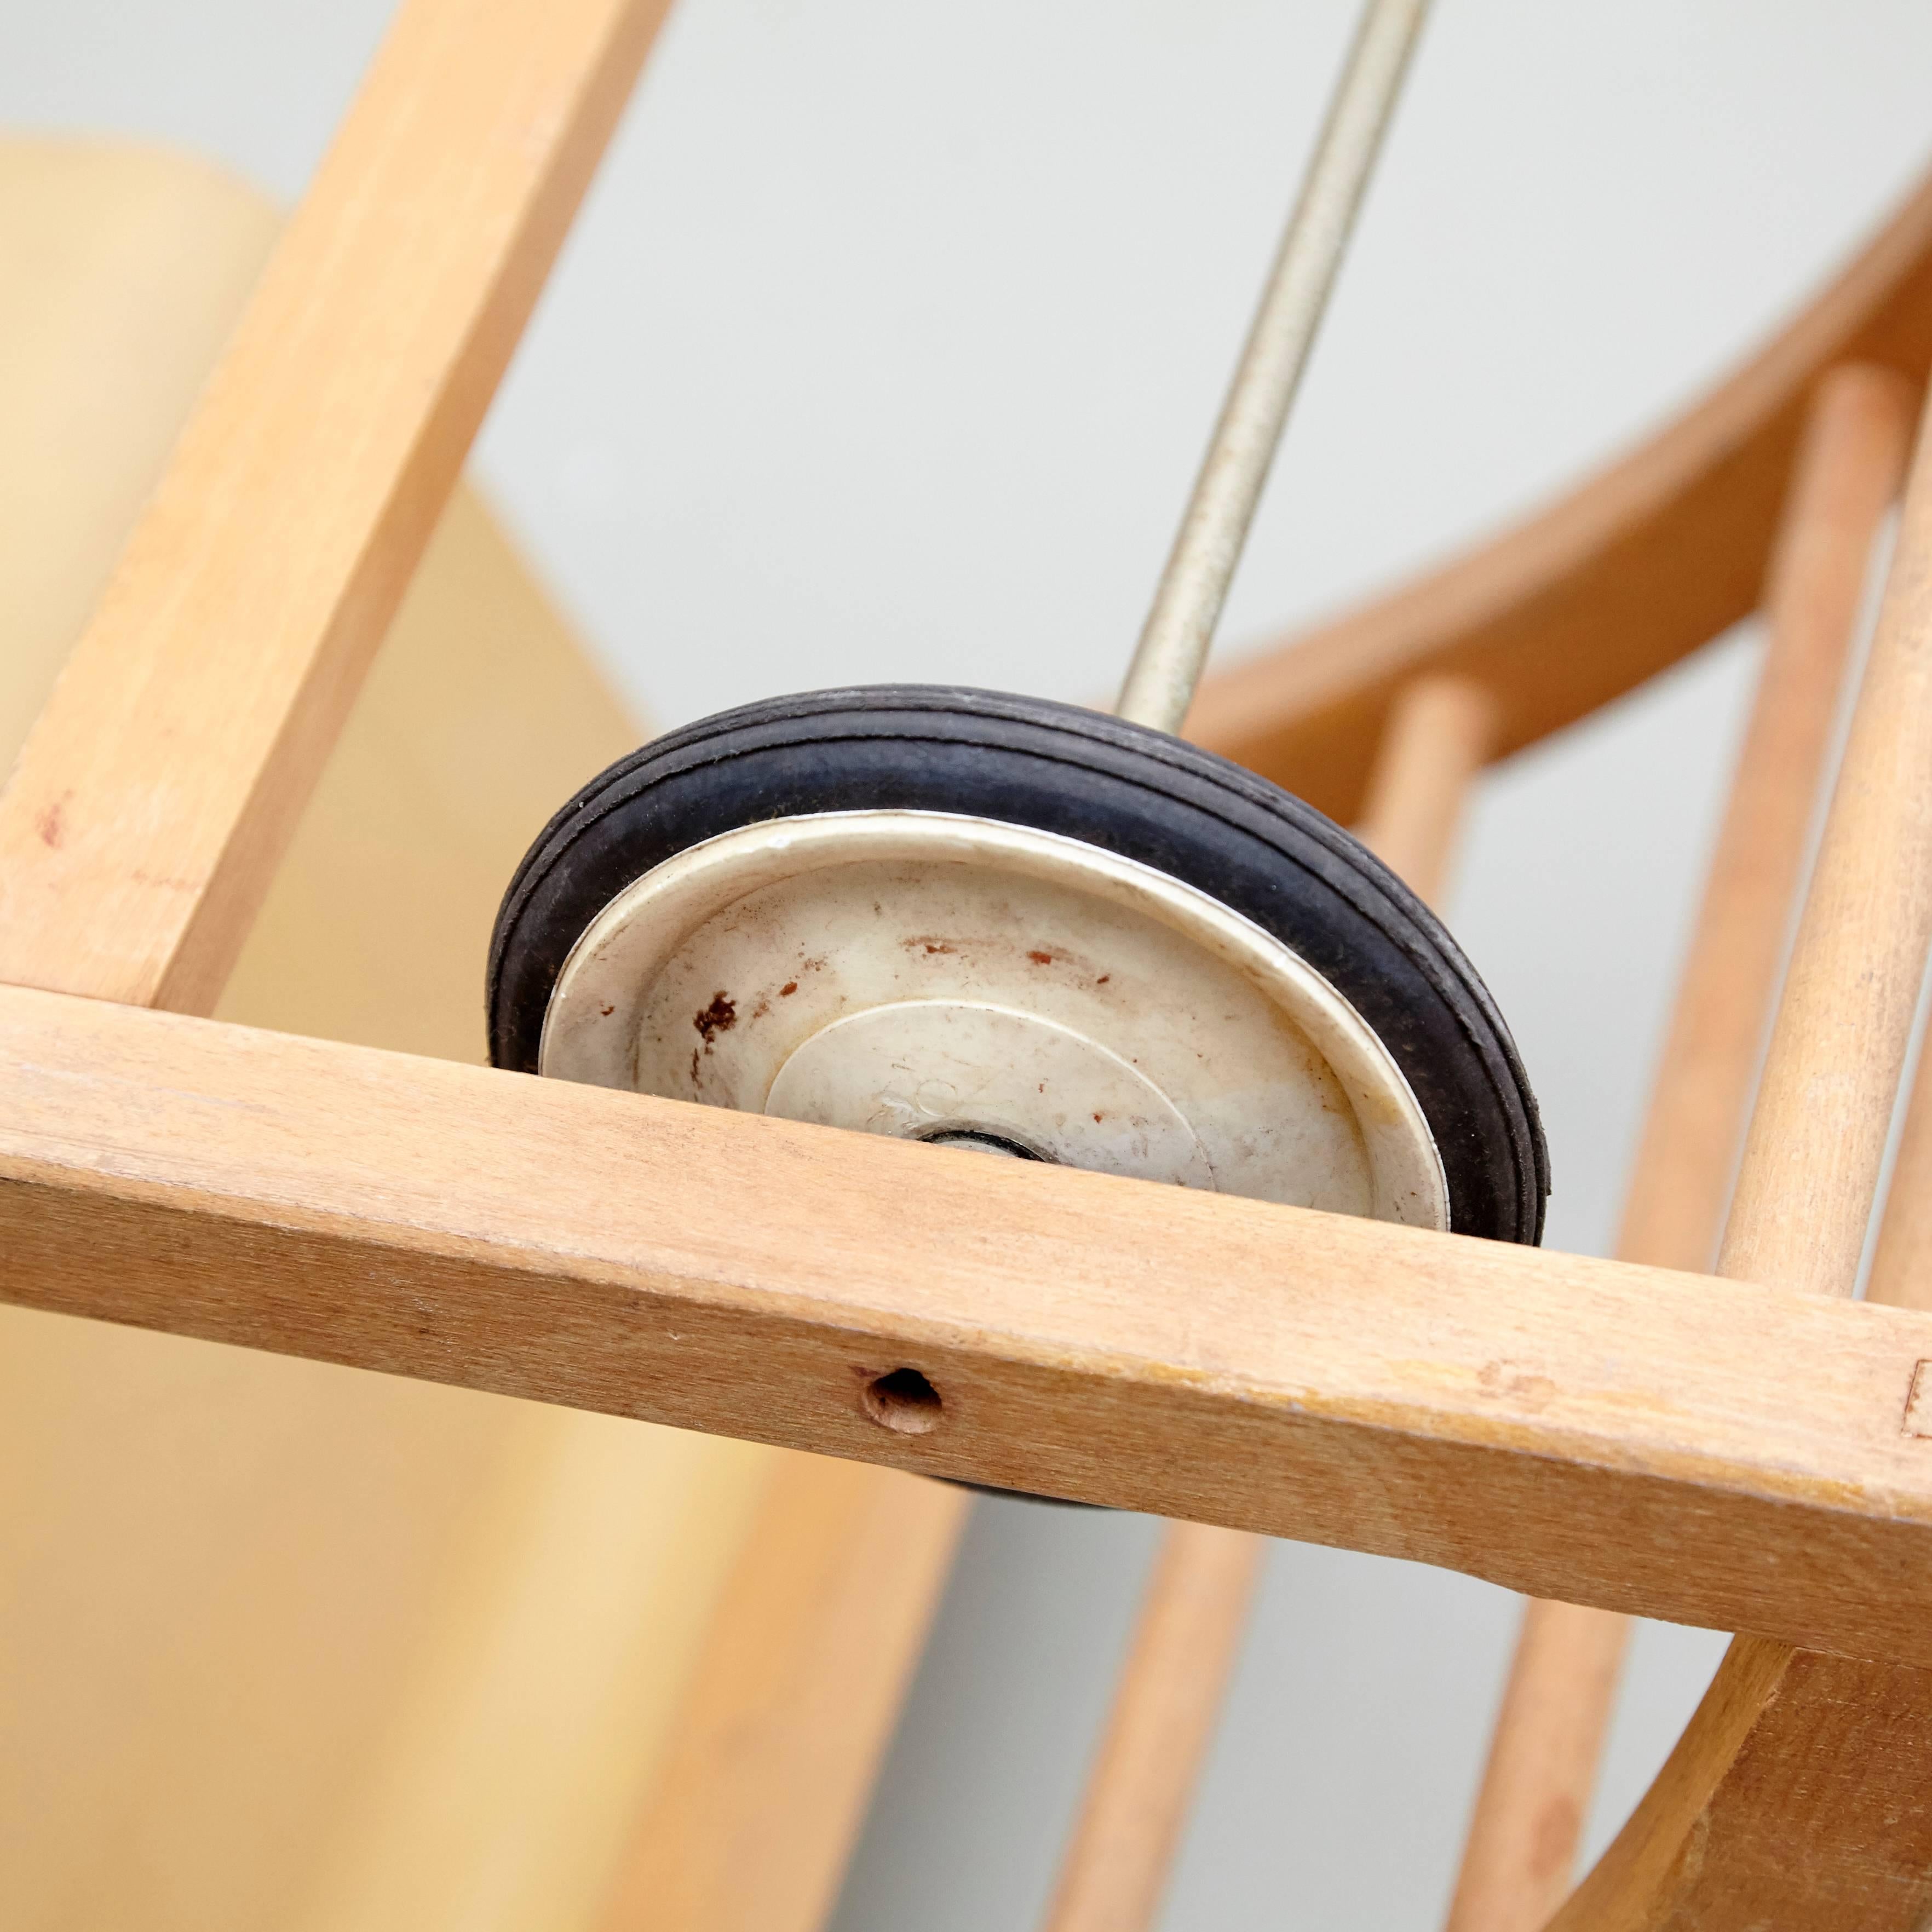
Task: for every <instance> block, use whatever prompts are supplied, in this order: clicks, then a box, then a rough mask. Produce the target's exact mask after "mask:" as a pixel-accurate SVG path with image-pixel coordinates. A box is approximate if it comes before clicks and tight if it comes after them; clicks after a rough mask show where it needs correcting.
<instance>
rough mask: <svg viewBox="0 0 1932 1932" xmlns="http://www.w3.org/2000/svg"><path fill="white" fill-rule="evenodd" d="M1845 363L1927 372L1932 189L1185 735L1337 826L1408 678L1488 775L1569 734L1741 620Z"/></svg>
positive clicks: (1218, 693) (1242, 674) (1205, 692)
mask: <svg viewBox="0 0 1932 1932" xmlns="http://www.w3.org/2000/svg"><path fill="white" fill-rule="evenodd" d="M1841 362H1868V363H1873V364H1876V365H1880V366H1881V367H1884V368H1890V369H1892V370H1895V371H1897V372H1898V373H1899V374H1901V375H1903V376H1904V377H1906V378H1907V380H1909V382H1910V383H1912V386H1913V387H1914V389H1918V388H1919V387H1921V386H1923V384H1924V380H1925V378H1926V375H1927V370H1928V368H1932V177H1928V178H1927V179H1925V180H1924V181H1921V183H1920V184H1919V185H1918V187H1916V188H1915V189H1914V190H1913V191H1912V193H1910V194H1909V196H1906V199H1904V201H1903V202H1902V203H1901V204H1900V206H1899V207H1898V208H1897V211H1895V212H1894V214H1893V215H1892V216H1891V219H1890V220H1888V222H1887V223H1885V226H1883V227H1882V229H1880V230H1879V233H1877V234H1876V236H1873V239H1871V241H1870V242H1869V243H1868V244H1867V245H1866V246H1865V247H1864V249H1863V250H1862V251H1860V252H1859V253H1858V254H1857V255H1856V256H1855V257H1854V259H1853V260H1852V261H1851V262H1850V263H1849V264H1848V265H1847V266H1846V268H1845V269H1843V271H1842V272H1841V273H1840V274H1839V275H1838V276H1837V277H1836V278H1835V279H1834V280H1833V281H1832V282H1831V283H1829V284H1828V285H1827V286H1826V288H1825V289H1824V290H1823V291H1822V292H1821V293H1820V294H1819V295H1818V296H1817V297H1816V298H1815V299H1814V300H1813V301H1812V302H1811V304H1810V305H1809V306H1808V307H1807V308H1805V309H1804V310H1803V311H1802V312H1801V313H1800V314H1799V315H1798V316H1797V317H1796V318H1795V319H1794V320H1793V321H1792V322H1791V323H1790V324H1789V325H1788V326H1787V327H1786V328H1785V329H1784V330H1783V331H1782V332H1781V333H1779V334H1778V335H1776V336H1775V338H1773V339H1772V341H1770V342H1769V343H1768V344H1766V346H1765V347H1763V349H1762V350H1760V351H1759V352H1758V353H1757V354H1756V355H1755V356H1753V357H1751V359H1749V360H1748V362H1745V364H1744V365H1743V366H1742V368H1739V370H1738V371H1736V373H1735V374H1733V375H1732V376H1731V377H1730V378H1728V379H1727V380H1726V381H1724V383H1721V384H1720V385H1719V386H1718V387H1717V388H1716V389H1713V390H1712V392H1709V395H1706V397H1705V398H1704V399H1703V401H1701V402H1700V403H1699V404H1697V405H1696V406H1695V407H1693V408H1691V409H1690V410H1688V411H1686V412H1685V413H1683V414H1682V415H1680V416H1676V418H1674V419H1673V420H1672V421H1671V422H1670V424H1669V425H1667V426H1666V427H1665V428H1664V429H1663V430H1661V431H1660V432H1659V433H1658V434H1656V435H1655V437H1652V438H1651V439H1650V440H1649V441H1648V442H1646V443H1643V444H1641V445H1640V446H1639V447H1638V448H1637V449H1634V450H1633V451H1631V452H1630V453H1628V455H1625V456H1623V457H1622V458H1619V459H1618V460H1616V461H1614V462H1613V463H1610V465H1609V466H1607V467H1606V468H1604V469H1601V470H1600V471H1599V472H1598V473H1597V474H1595V475H1593V476H1591V477H1589V478H1587V479H1586V481H1584V482H1583V483H1582V484H1580V485H1579V486H1578V487H1577V488H1575V489H1574V490H1571V491H1570V492H1569V493H1568V494H1567V495H1565V496H1562V497H1561V498H1559V499H1558V500H1557V501H1556V502H1554V503H1553V504H1552V505H1550V506H1549V508H1547V509H1544V510H1543V511H1540V512H1538V514H1535V515H1534V516H1532V517H1530V518H1529V520H1527V521H1526V522H1524V523H1521V524H1519V525H1517V526H1515V527H1514V528H1512V529H1508V530H1507V531H1505V532H1503V533H1502V535H1500V536H1499V537H1497V538H1494V539H1493V540H1492V541H1489V542H1487V543H1486V544H1481V545H1479V546H1478V547H1476V548H1475V549H1474V550H1470V551H1469V552H1468V553H1466V554H1465V555H1463V556H1460V557H1458V558H1457V559H1454V560H1453V561H1452V562H1450V563H1448V564H1447V565H1443V566H1442V567H1441V568H1437V569H1435V570H1433V571H1428V572H1427V573H1425V574H1424V575H1422V576H1421V577H1418V578H1417V579H1415V580H1414V581H1412V582H1411V583H1408V584H1406V585H1404V586H1402V587H1400V588H1399V589H1397V590H1395V591H1394V592H1391V593H1390V594H1388V595H1385V596H1381V597H1378V598H1375V599H1373V600H1372V601H1370V602H1369V603H1367V604H1364V605H1363V606H1362V607H1361V608H1359V609H1358V610H1353V611H1349V612H1346V613H1344V614H1343V615H1342V616H1340V617H1339V618H1337V619H1333V620H1331V621H1330V622H1325V623H1323V624H1320V625H1316V626H1315V627H1314V628H1312V629H1310V630H1308V631H1304V632H1302V633H1301V634H1298V635H1297V636H1295V637H1291V638H1289V639H1288V640H1286V641H1285V642H1283V643H1279V644H1277V645H1276V646H1274V647H1272V648H1268V649H1263V650H1262V651H1261V652H1259V653H1257V654H1256V655H1254V656H1253V657H1250V658H1247V660H1246V661H1239V662H1236V663H1234V664H1230V665H1229V666H1228V667H1226V668H1224V669H1223V670H1219V671H1215V672H1211V673H1210V674H1209V676H1208V678H1207V679H1205V682H1203V683H1202V687H1201V690H1200V693H1199V696H1198V697H1196V700H1195V704H1194V707H1193V710H1192V711H1191V712H1190V713H1189V715H1188V720H1187V735H1188V736H1190V738H1193V739H1195V740H1196V742H1199V743H1201V744H1203V745H1208V747H1210V748H1211V749H1213V750H1214V751H1220V752H1221V753H1223V754H1225V755H1226V756H1227V757H1231V758H1233V759H1235V760H1237V761H1238V763H1242V764H1244V765H1247V766H1250V767H1252V768H1253V769H1254V770H1256V771H1258V772H1262V773H1263V774H1264V775H1266V776H1267V777H1268V778H1273V779H1274V780H1275V781H1277V783H1278V784H1283V785H1286V787H1288V788H1289V790H1291V791H1294V792H1297V793H1300V794H1301V796H1303V797H1304V798H1306V799H1308V800H1309V801H1310V802H1311V803H1313V804H1314V805H1319V807H1320V808H1322V810H1323V811H1325V812H1327V813H1328V814H1329V815H1330V817H1334V818H1337V819H1339V820H1341V821H1342V822H1343V823H1344V824H1346V823H1349V822H1351V821H1352V819H1353V818H1354V817H1355V814H1357V812H1358V811H1359V809H1360V808H1361V802H1362V800H1363V798H1364V792H1365V787H1366V786H1367V778H1368V773H1369V771H1370V768H1371V766H1372V764H1373V760H1374V757H1375V752H1376V746H1377V745H1378V744H1379V742H1380V739H1381V735H1382V727H1383V724H1384V721H1385V718H1386V717H1387V715H1388V708H1389V706H1390V704H1391V703H1392V701H1393V700H1394V696H1395V694H1396V692H1397V690H1398V689H1399V688H1400V687H1401V686H1402V685H1403V684H1404V683H1406V682H1408V681H1409V679H1412V678H1413V677H1415V676H1418V675H1419V674H1421V673H1426V672H1430V671H1437V672H1442V673H1446V674H1448V675H1450V676H1455V677H1458V678H1462V679H1467V680H1468V681H1469V682H1471V683H1472V684H1474V685H1478V687H1480V688H1481V689H1483V690H1484V691H1487V693H1488V694H1489V695H1490V697H1491V698H1492V699H1493V701H1494V702H1495V703H1496V706H1497V715H1498V731H1497V739H1496V750H1495V752H1494V754H1493V755H1495V756H1496V757H1504V756H1507V755H1508V754H1509V753H1511V752H1512V751H1517V750H1520V749H1521V748H1523V746H1525V745H1528V744H1530V743H1532V742H1535V740H1536V739H1539V738H1541V737H1544V736H1547V735H1548V734H1549V733H1551V732H1553V731H1555V730H1559V729H1561V728H1562V727H1563V726H1564V725H1566V724H1572V723H1574V722H1575V721H1577V719H1579V718H1583V717H1584V716H1586V715H1587V714H1588V713H1589V712H1592V711H1593V710H1595V709H1596V708H1597V707H1598V706H1600V705H1602V704H1604V703H1608V702H1609V701H1610V700H1611V699H1613V698H1614V697H1619V696H1621V695H1622V694H1623V693H1624V692H1625V691H1628V690H1631V688H1634V686H1636V685H1638V684H1640V683H1641V682H1643V680H1644V679H1646V678H1648V677H1650V676H1653V675H1654V674H1655V673H1657V672H1658V671H1660V670H1664V668H1666V667H1667V666H1668V665H1670V664H1673V663H1675V662H1676V661H1677V660H1678V659H1679V658H1682V657H1684V656H1685V655H1687V654H1688V653H1689V652H1691V651H1693V650H1694V649H1697V646H1699V645H1700V644H1703V643H1707V642H1708V641H1709V640H1710V639H1712V638H1713V637H1716V636H1717V635H1718V634H1719V633H1720V632H1721V631H1724V630H1726V629H1727V628H1729V627H1730V625H1733V624H1734V623H1736V622H1738V621H1739V619H1741V618H1743V617H1745V616H1749V615H1750V613H1751V611H1752V610H1754V609H1755V608H1756V607H1757V602H1758V599H1759V597H1760V594H1761V592H1762V589H1763V580H1764V575H1765V571H1766V565H1767V564H1768V563H1769V559H1770V556H1771V550H1772V540H1773V537H1774V534H1775V530H1776V528H1777V523H1778V512H1779V508H1780V506H1781V504H1782V502H1783V500H1784V493H1785V489H1786V485H1787V480H1788V478H1789V475H1790V469H1791V465H1792V462H1793V458H1794V457H1795V455H1796V451H1797V448H1798V443H1799V437H1800V435H1801V434H1802V428H1803V425H1804V421H1805V413H1806V410H1807V408H1808V405H1809V403H1810V400H1811V393H1812V391H1813V389H1814V386H1816V384H1817V383H1818V381H1819V380H1820V378H1821V377H1823V376H1824V375H1826V374H1827V373H1828V372H1829V371H1830V370H1831V369H1832V368H1835V366H1837V365H1838V364H1840V363H1841Z"/></svg>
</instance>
